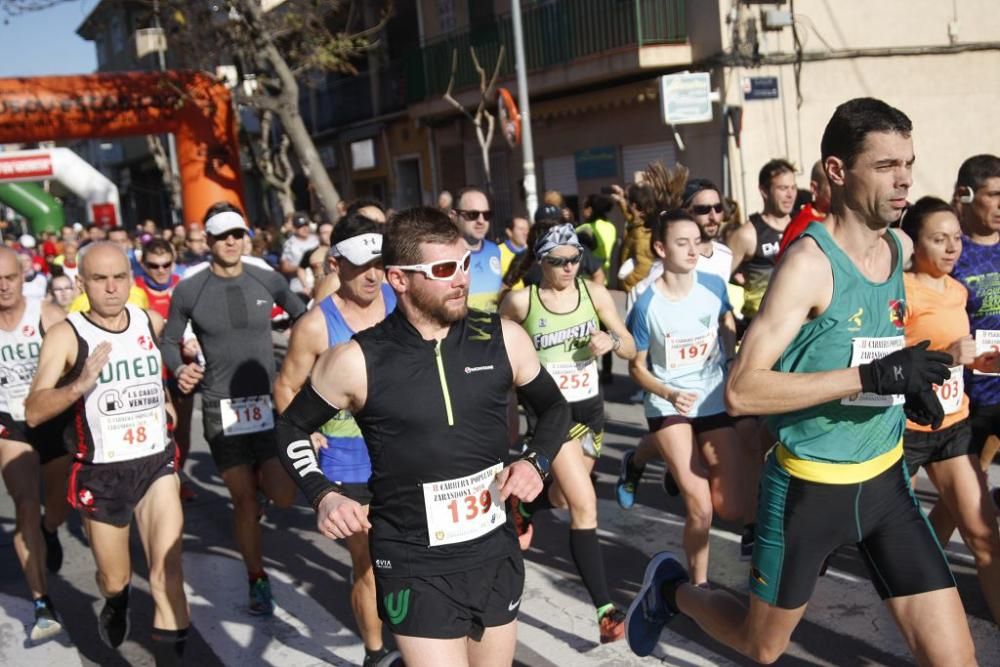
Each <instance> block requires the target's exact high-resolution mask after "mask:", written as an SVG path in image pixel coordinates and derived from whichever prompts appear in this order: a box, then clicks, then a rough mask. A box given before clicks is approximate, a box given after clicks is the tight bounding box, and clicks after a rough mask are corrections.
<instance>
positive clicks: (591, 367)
mask: <svg viewBox="0 0 1000 667" xmlns="http://www.w3.org/2000/svg"><path fill="white" fill-rule="evenodd" d="M545 370H547V371H548V372H549V375H551V376H552V378H553V379H554V380H555V381H556V384H557V385H559V391H561V392H562V395H563V398H565V399H566V401H567V402H569V403H576V402H577V401H583V400H586V399H588V398H593V397H594V396H597V392H598V390H599V389H600V384H599V380H598V377H597V361H596V360H594V359H590V360H588V361H554V362H551V363H548V364H545Z"/></svg>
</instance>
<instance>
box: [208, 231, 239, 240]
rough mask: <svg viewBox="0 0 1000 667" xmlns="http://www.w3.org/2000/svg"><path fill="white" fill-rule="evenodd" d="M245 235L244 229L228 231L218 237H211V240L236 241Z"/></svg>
mask: <svg viewBox="0 0 1000 667" xmlns="http://www.w3.org/2000/svg"><path fill="white" fill-rule="evenodd" d="M246 235H247V230H245V229H230V230H228V231H225V232H222V233H221V234H219V235H218V236H213V237H212V240H214V241H228V240H229V239H230V238H234V239H236V240H240V239H242V238H243V237H244V236H246Z"/></svg>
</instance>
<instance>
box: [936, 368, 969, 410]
mask: <svg viewBox="0 0 1000 667" xmlns="http://www.w3.org/2000/svg"><path fill="white" fill-rule="evenodd" d="M964 371H965V368H963V367H962V366H952V368H951V377H949V378H948V379H947V380H945V381H944V384H936V385H934V393H935V394H937V397H938V400H939V401H940V402H941V408H942V409H943V410H944V413H945V414H946V415H951V414H955V413H956V412H958V411H959V409H960V408H961V407H962V396H963V394H964V392H965V372H964Z"/></svg>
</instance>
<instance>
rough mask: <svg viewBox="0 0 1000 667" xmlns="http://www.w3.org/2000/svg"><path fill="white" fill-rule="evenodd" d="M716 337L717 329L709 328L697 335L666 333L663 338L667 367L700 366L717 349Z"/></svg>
mask: <svg viewBox="0 0 1000 667" xmlns="http://www.w3.org/2000/svg"><path fill="white" fill-rule="evenodd" d="M717 338H718V329H711V330H709V331H706V332H705V333H703V334H699V335H697V336H683V337H677V336H673V335H671V334H667V335H666V338H665V340H664V349H665V350H666V351H667V368H669V369H670V370H676V369H684V370H695V369H698V368H702V367H703V366H704V365H705V364H707V363H708V361H709V359H711V358H712V357H713V355H714V354H715V352H716V350H717V349H718V347H719V346H718V343H717V342H716V341H717Z"/></svg>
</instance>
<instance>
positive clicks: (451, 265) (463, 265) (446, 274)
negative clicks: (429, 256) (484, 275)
mask: <svg viewBox="0 0 1000 667" xmlns="http://www.w3.org/2000/svg"><path fill="white" fill-rule="evenodd" d="M471 265H472V253H471V252H469V251H466V252H465V254H464V255H462V259H439V260H438V261H436V262H430V263H428V264H408V265H406V266H401V265H398V264H397V265H394V266H387V267H385V268H386V269H399V270H400V271H416V272H418V273H422V274H424V275H425V276H427V279H428V280H451V279H452V278H454V277H455V274H457V273H458V270H459V269H461V270H462V273H468V272H469V268H470V267H471Z"/></svg>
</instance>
